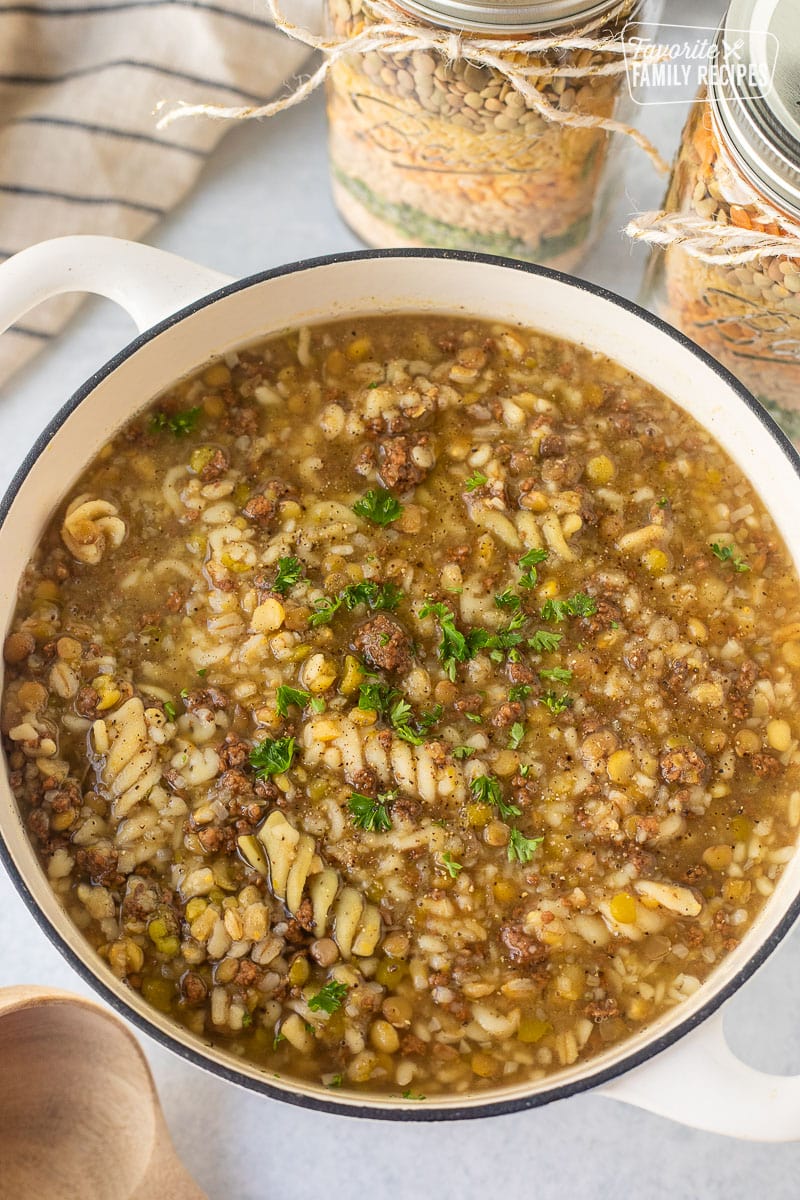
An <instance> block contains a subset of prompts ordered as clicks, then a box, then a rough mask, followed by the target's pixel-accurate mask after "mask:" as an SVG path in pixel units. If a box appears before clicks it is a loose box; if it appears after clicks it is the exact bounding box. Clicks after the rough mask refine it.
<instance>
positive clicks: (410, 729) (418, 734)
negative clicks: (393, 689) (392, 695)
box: [389, 700, 442, 746]
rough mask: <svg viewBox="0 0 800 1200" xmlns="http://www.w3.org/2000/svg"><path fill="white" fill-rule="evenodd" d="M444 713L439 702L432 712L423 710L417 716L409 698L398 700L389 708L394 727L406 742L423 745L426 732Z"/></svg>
mask: <svg viewBox="0 0 800 1200" xmlns="http://www.w3.org/2000/svg"><path fill="white" fill-rule="evenodd" d="M441 715H442V706H441V704H437V705H436V706H435V707H434V708H432V709H431V710H430V712H421V713H419V714H418V715H417V716H416V717H414V714H413V712H412V709H411V705H410V704H409V703H408V701H407V700H397V701H396V702H395V703H394V704H393V705H392V707H391V708H390V709H389V720H390V721H391V724H392V728H393V729H394V731H395V733H396V734H397V736H398V737H399V738H402V739H403V741H404V742H411V744H412V746H421V745H422V743H423V742H424V741H425V737H424V734H426V733H427V732H428V730H429V729H430V728H431V727H432V726H433V725H435V724H436V722H437V721H438V720H439V718H440V717H441Z"/></svg>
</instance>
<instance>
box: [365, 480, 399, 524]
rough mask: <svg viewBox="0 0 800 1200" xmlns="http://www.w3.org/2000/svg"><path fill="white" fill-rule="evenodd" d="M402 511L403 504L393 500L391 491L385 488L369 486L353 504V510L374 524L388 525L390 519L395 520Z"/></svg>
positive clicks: (390, 521)
mask: <svg viewBox="0 0 800 1200" xmlns="http://www.w3.org/2000/svg"><path fill="white" fill-rule="evenodd" d="M402 511H403V506H402V504H401V503H400V501H399V500H395V498H394V496H393V495H392V494H391V492H387V491H386V488H370V490H369V491H368V492H367V493H366V494H365V495H364V496H362V497H361V499H360V500H356V502H355V504H354V505H353V512H354V513H356V515H357V516H359V517H364V519H365V520H367V521H372V522H373V524H375V525H390V524H391V523H392V521H396V520H397V518H398V517H399V516H400V515H401V513H402Z"/></svg>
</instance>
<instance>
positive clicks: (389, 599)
mask: <svg viewBox="0 0 800 1200" xmlns="http://www.w3.org/2000/svg"><path fill="white" fill-rule="evenodd" d="M402 598H403V593H402V591H401V589H400V588H399V587H395V585H394V584H393V583H375V581H374V580H372V579H365V580H364V581H363V582H362V583H351V584H349V585H348V586H347V587H346V588H345V589H344V590H343V591H341V592H340V593H339V599H340V600H341V602H342V603H343V604H344V606H345V608H346V609H347V611H348V612H352V611H353V609H354V608H355V607H356V605H357V604H366V606H367V607H368V608H371V609H373V610H375V611H378V610H379V609H386V610H387V611H389V612H393V611H394V609H396V608H397V606H398V604H399V603H400V601H401V600H402Z"/></svg>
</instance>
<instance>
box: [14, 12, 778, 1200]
mask: <svg viewBox="0 0 800 1200" xmlns="http://www.w3.org/2000/svg"><path fill="white" fill-rule="evenodd" d="M668 6H669V18H668V19H669V20H670V21H675V22H679V21H684V22H686V23H689V24H693V25H703V24H705V25H713V24H714V23H715V21H716V20H718V18H719V15H720V12H721V8H722V4H721V2H720V0H695V2H694V3H690V2H689V0H668ZM683 116H684V109H683V108H682V107H681V106H680V105H669V106H662V107H658V108H652V109H649V110H647V112H646V114H645V127H646V128H647V129H648V131H649V132H651V133H653V135H654V136H655V137H656V139H657V141H658V143H659V145H660V146H661V148H662V149H663V150H664V151H665V153H667V154H670V153H671V152H672V149H673V147H674V145H675V144H676V142H677V138H678V135H679V131H680V126H681V123H682V120H683ZM662 189H663V183H662V182H661V181H660V180H659V179H658V178H657V177H656V176H655V175H654V173H653V172H652V170H651V168H650V167H649V165H648V163H647V161H646V160H645V159H644V157H643V156H642V155H639V154H637V153H634V154H633V155H631V156H630V157H629V166H628V172H627V175H626V179H625V187H624V191H623V193H622V195H621V196H620V199H619V202H618V205H617V208H616V210H615V212H614V215H613V218H612V222H611V226H610V231H609V233H608V234H607V236H606V238H605V239H604V240H603V242H602V244H601V245H599V246H598V247H597V248H596V249H595V251H594V252H593V253H592V256H591V258H590V259H589V261H588V262H587V263H586V264H585V266H584V268H583V272H582V273H583V274H584V275H585V276H586V277H587V278H589V279H591V280H593V281H595V282H598V283H601V284H604V285H605V286H607V287H610V288H612V289H614V290H615V291H618V292H621V293H623V294H624V295H627V296H629V297H631V298H635V297H636V294H637V291H638V288H639V282H640V278H641V271H642V264H643V261H644V255H643V252H642V251H640V250H639V249H638V248H637V249H636V250H632V249H631V248H630V246H629V245H628V244H627V243H626V242H625V240H624V238H623V237H622V236H621V234H620V233H619V230H620V229H621V228H622V226H623V225H624V223H625V220H626V218H627V216H628V214H629V213H632V212H633V211H635V210H636V209H638V208H650V207H655V206H657V205H658V202H659V199H660V194H661V191H662ZM154 242H155V244H157V245H159V246H163V247H165V248H166V249H169V250H173V251H175V252H177V253H179V254H182V255H185V256H186V257H189V258H194V259H197V260H198V261H201V262H204V263H206V264H208V265H209V266H213V267H216V268H218V269H219V270H221V271H225V272H227V273H229V274H231V275H242V274H249V273H252V272H254V271H256V270H259V269H263V268H267V267H270V266H273V265H276V264H278V263H282V262H289V261H292V260H295V259H300V258H307V257H311V256H314V255H318V254H326V253H331V252H334V251H341V250H349V249H355V248H357V247H358V243H357V242H356V240H355V238H354V237H353V235H352V234H351V233H350V232H349V230H348V229H347V228H346V227H345V226H344V225H343V223H342V222H341V220H340V219H339V218H338V216H337V214H336V212H335V210H334V208H333V205H332V201H331V198H330V193H329V189H328V180H327V171H326V158H325V122H324V111H323V105H322V101H321V97H319V96H317V97H316V98H315V99H313V100H312V101H311V102H308V103H306V104H304V105H303V106H301V107H299V108H296V109H294V110H292V111H290V112H287V113H285V114H283V115H282V116H281V117H280V118H278V119H276V120H275V121H273V122H272V123H267V124H260V125H255V124H252V125H249V126H246V127H243V128H238V129H236V130H234V131H233V132H232V133H231V134H230V135H229V136H228V137H227V138H226V140H225V141H224V142H223V144H222V147H221V149H220V150H219V151H218V153H217V154H216V155H215V157H214V158H213V160H212V162H211V163H209V165H208V167H207V168H206V170H205V172H204V174H203V177H202V179H201V182H200V186H199V187H198V188H197V190H196V191H195V193H194V194H193V195H192V197H191V198H190V199H189V200H188V201H187V202H186V203H185V204H184V205H183V206H182V207H181V208H180V209H179V210H178V211H177V212H176V213H174V214H173V215H172V216H171V217H170V218H169V219H168V220H167V221H165V222H164V223H163V225H161V226H160V227H159V229H158V231H157V234H156V237H155V238H154ZM130 336H131V327H130V325H129V322H128V319H127V317H126V316H125V315H124V314H123V313H122V312H121V311H120V310H118V309H115V308H114V307H113V306H112V305H111V304H107V303H102V304H101V303H99V302H92V303H90V304H88V305H87V307H86V308H85V309H84V310H83V311H82V312H81V314H80V315H79V317H78V318H77V319H76V320H75V321H74V322H73V324H72V326H71V327H70V329H69V330H68V331H67V333H66V334H65V335H64V336H63V337H62V338H61V339H60V340H59V341H58V342H56V343H55V344H53V345H52V346H50V347H49V348H48V349H47V350H46V351H45V352H44V353H43V354H42V355H41V357H40V358H38V359H37V360H36V361H35V362H34V363H33V365H32V366H31V367H30V368H29V369H28V370H27V371H25V372H24V373H23V374H21V375H20V376H18V377H17V378H16V379H15V380H14V381H13V382H12V383H11V384H10V385H9V386H8V387H6V388H5V389H4V390H2V391H0V440H2V444H3V447H4V449H3V454H2V460H0V484H2V486H5V484H6V483H7V481H8V480H9V479H10V477H11V475H12V474H13V472H14V470H15V469H16V467H17V465H18V464H19V462H20V461H21V459H22V457H23V455H24V454H25V452H26V451H27V449H28V448H29V446H30V445H31V443H32V441H33V440H34V438H35V436H36V434H37V433H38V431H39V429H40V428H41V426H42V425H43V424H44V422H45V421H46V419H47V418H49V416H50V415H51V414H52V413H53V412H54V411H55V410H56V409H57V408H58V407H59V406H60V405H61V404H62V403H63V402H64V401H65V400H66V398H67V397H68V396H69V394H70V393H71V391H72V390H73V389H74V388H75V387H77V386H78V385H79V384H80V383H81V382H82V381H83V380H84V379H85V378H86V377H87V376H89V375H90V374H91V373H92V371H94V370H95V369H96V368H97V367H98V366H100V365H101V364H102V363H103V362H104V361H105V360H106V359H107V358H109V357H110V356H111V355H112V354H113V353H114V352H115V351H116V350H117V349H119V348H120V347H121V346H122V345H123V344H124V343H125V342H126V341H128V340H129V338H130ZM20 982H28V983H46V984H50V985H54V986H62V987H65V988H69V989H72V990H75V991H80V992H88V989H87V988H86V986H85V985H84V984H83V983H82V981H81V980H80V979H79V978H78V976H77V975H76V974H75V973H74V972H73V971H72V969H71V968H70V967H68V966H67V964H66V963H65V962H64V960H63V959H62V958H61V957H60V955H59V954H58V952H57V951H56V950H55V949H54V948H53V947H52V946H51V945H50V943H49V942H48V941H47V940H46V938H45V937H44V935H43V934H42V932H41V931H40V930H39V929H38V927H37V926H36V925H35V924H34V922H33V920H32V918H31V917H30V915H29V914H28V912H27V911H26V909H25V907H24V905H23V904H22V901H21V900H20V899H19V897H18V896H17V894H16V892H15V891H14V889H13V887H12V886H11V884H10V882H9V881H8V880H7V879H6V878H5V876H0V985H7V984H12V983H20ZM799 991H800V933H798V931H797V930H795V932H794V933H793V934H792V935H790V936H789V937H788V938H787V939H786V941H785V943H784V945H783V946H782V947H781V948H780V950H779V951H778V952H777V953H776V954H775V955H774V957H773V958H772V959H771V960H770V961H769V962H768V963H767V965H766V966H765V967H764V968H763V969H762V970H761V971H760V972H759V974H758V975H757V976H756V978H755V979H754V980H753V981H752V982H751V983H749V984H748V985H747V987H746V988H745V989H744V991H743V992H742V993H740V994H739V995H737V996H736V997H735V998H734V999H733V1000H732V1001H731V1002H730V1003H729V1005H728V1009H727V1028H728V1030H729V1033H730V1037H731V1041H732V1044H733V1046H734V1048H735V1049H736V1051H737V1052H738V1053H739V1054H741V1056H742V1057H743V1058H744V1059H745V1060H746V1061H748V1062H750V1063H752V1065H755V1066H759V1067H761V1068H763V1069H768V1070H772V1071H775V1072H778V1073H783V1072H789V1071H792V1070H795V1071H800V1028H798V1025H797V1022H796V1020H795V1014H796V1011H797V1001H796V997H797V995H798V992H799ZM142 1043H143V1045H144V1049H145V1052H146V1053H147V1056H148V1059H149V1061H150V1064H151V1066H152V1068H153V1072H154V1075H155V1078H156V1082H157V1084H158V1087H159V1090H160V1093H161V1097H162V1100H163V1104H164V1108H165V1111H166V1115H167V1119H168V1121H169V1124H170V1127H171V1130H172V1133H173V1136H174V1139H175V1142H176V1144H177V1147H178V1149H179V1151H180V1152H181V1154H182V1156H183V1158H184V1160H185V1161H186V1163H187V1165H188V1167H189V1168H190V1170H191V1171H192V1172H193V1173H194V1175H195V1176H196V1178H197V1180H198V1182H199V1183H200V1184H201V1185H202V1186H203V1187H204V1188H205V1189H207V1191H208V1194H209V1196H210V1197H211V1198H212V1200H265V1198H267V1197H275V1198H276V1200H322V1198H327V1197H335V1198H336V1200H346V1198H349V1197H356V1196H360V1195H362V1194H364V1193H365V1192H369V1194H371V1195H372V1196H379V1197H386V1198H387V1200H412V1198H414V1200H418V1198H419V1197H420V1196H423V1197H431V1196H436V1197H437V1198H438V1200H451V1198H452V1200H456V1198H459V1200H460V1198H463V1197H465V1196H466V1197H469V1198H472V1197H475V1198H476V1200H477V1198H478V1197H483V1196H497V1197H502V1198H503V1200H517V1198H520V1200H522V1197H525V1198H527V1197H530V1196H536V1197H539V1198H540V1200H565V1198H567V1197H568V1198H569V1200H620V1198H623V1197H627V1196H643V1197H647V1198H648V1200H694V1198H695V1197H696V1198H697V1200H701V1198H702V1200H739V1198H741V1200H744V1198H745V1197H750V1196H751V1195H752V1194H753V1193H754V1192H755V1191H756V1189H757V1190H758V1193H759V1194H760V1195H763V1196H770V1197H773V1198H775V1200H782V1198H783V1197H789V1196H796V1195H797V1194H798V1190H799V1189H798V1183H797V1176H798V1170H799V1169H800V1149H797V1148H795V1147H793V1146H785V1147H784V1146H778V1147H767V1146H759V1145H752V1144H748V1143H744V1142H734V1141H728V1140H726V1139H723V1138H719V1137H714V1136H711V1135H707V1134H702V1133H697V1132H694V1131H691V1130H687V1129H684V1128H682V1127H680V1126H678V1125H675V1124H672V1123H670V1122H668V1121H664V1120H661V1119H660V1118H657V1117H653V1116H649V1115H647V1114H645V1113H642V1112H639V1111H637V1110H635V1109H632V1108H628V1107H626V1106H623V1105H619V1104H616V1103H614V1102H612V1101H609V1100H605V1099H602V1098H600V1097H597V1096H592V1095H583V1096H580V1097H577V1098H575V1099H572V1100H568V1101H564V1102H561V1103H559V1104H555V1105H551V1106H550V1107H549V1108H546V1109H541V1110H538V1111H533V1112H529V1113H519V1114H516V1115H514V1116H510V1117H500V1118H494V1119H491V1120H483V1121H480V1122H477V1123H476V1122H461V1123H456V1124H451V1125H438V1126H436V1125H415V1124H410V1125H396V1124H382V1123H378V1122H372V1121H349V1120H346V1119H345V1118H340V1117H331V1116H326V1115H323V1114H319V1113H314V1112H307V1111H304V1110H301V1109H297V1108H292V1107H289V1106H287V1105H283V1104H280V1103H278V1102H275V1101H270V1100H267V1099H263V1098H261V1097H258V1096H254V1095H250V1094H248V1093H246V1092H244V1091H240V1090H238V1089H236V1088H234V1087H232V1086H230V1085H227V1084H224V1083H222V1082H220V1081H219V1080H217V1079H215V1078H213V1077H212V1076H210V1075H207V1074H205V1073H203V1072H201V1071H199V1070H197V1069H195V1068H194V1067H192V1066H190V1065H189V1064H187V1063H185V1062H183V1061H182V1060H180V1059H178V1058H177V1057H173V1056H172V1055H170V1054H168V1053H166V1052H165V1051H163V1050H161V1049H160V1048H159V1047H157V1046H156V1045H155V1044H154V1043H152V1042H150V1041H149V1040H148V1039H146V1038H142ZM85 1200H90V1198H89V1197H86V1198H85Z"/></svg>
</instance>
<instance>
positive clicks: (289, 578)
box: [272, 554, 303, 596]
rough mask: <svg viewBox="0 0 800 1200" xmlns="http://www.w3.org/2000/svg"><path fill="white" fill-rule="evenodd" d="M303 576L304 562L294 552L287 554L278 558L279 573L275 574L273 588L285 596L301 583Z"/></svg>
mask: <svg viewBox="0 0 800 1200" xmlns="http://www.w3.org/2000/svg"><path fill="white" fill-rule="evenodd" d="M302 578H303V564H302V563H301V562H300V559H299V558H295V557H294V555H292V554H289V555H286V556H285V557H284V558H279V559H278V573H277V575H276V576H275V582H274V583H273V585H272V590H273V591H274V592H278V593H279V594H280V595H281V596H285V595H286V593H287V592H288V591H289V589H290V588H293V587H294V585H295V584H296V583H299V582H300V580H301V579H302Z"/></svg>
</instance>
